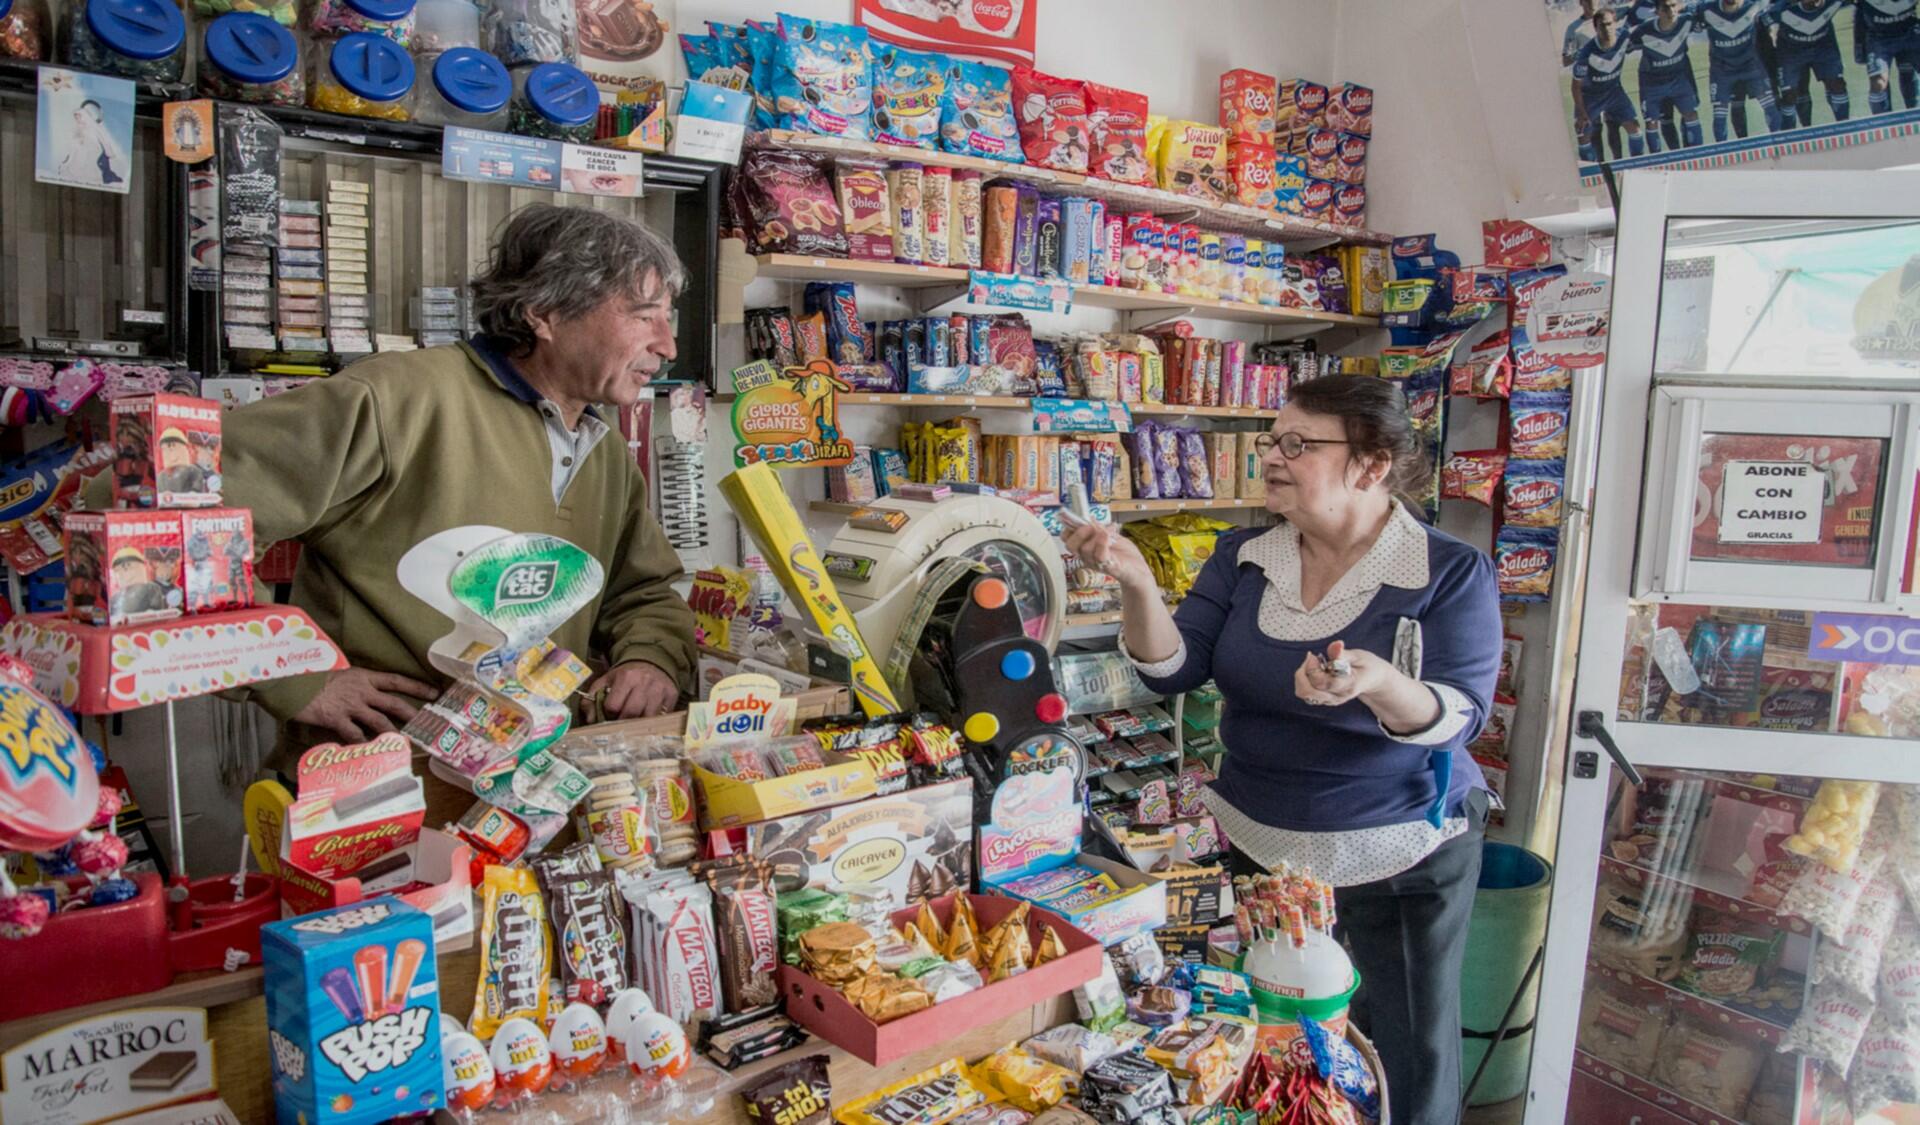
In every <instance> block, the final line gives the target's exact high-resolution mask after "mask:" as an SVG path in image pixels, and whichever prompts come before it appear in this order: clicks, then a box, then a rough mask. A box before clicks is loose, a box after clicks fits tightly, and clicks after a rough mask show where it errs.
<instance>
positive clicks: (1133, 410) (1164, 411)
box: [834, 391, 1280, 432]
mask: <svg viewBox="0 0 1920 1125" xmlns="http://www.w3.org/2000/svg"><path fill="white" fill-rule="evenodd" d="M834 402H835V404H836V405H839V406H906V407H934V406H946V407H954V406H958V407H963V408H966V409H968V410H1025V411H1031V410H1032V409H1033V400H1032V399H1030V398H1021V397H1016V396H1008V395H909V394H884V393H880V392H872V391H854V392H851V393H849V394H843V395H835V396H834ZM1122 405H1124V406H1125V407H1126V408H1127V412H1128V413H1129V414H1148V415H1154V416H1160V415H1175V416H1179V417H1194V418H1278V417H1279V416H1280V412H1279V411H1278V410H1256V409H1254V408H1253V407H1251V406H1181V405H1179V404H1177V403H1166V402H1129V403H1123V404H1122ZM1056 432H1057V431H1056Z"/></svg>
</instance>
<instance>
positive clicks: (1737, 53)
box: [1699, 0, 1780, 143]
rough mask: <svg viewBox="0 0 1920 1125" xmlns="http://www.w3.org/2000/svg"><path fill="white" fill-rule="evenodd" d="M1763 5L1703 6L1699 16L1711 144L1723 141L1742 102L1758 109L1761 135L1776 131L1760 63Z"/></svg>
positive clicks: (1748, 0) (1721, 1)
mask: <svg viewBox="0 0 1920 1125" xmlns="http://www.w3.org/2000/svg"><path fill="white" fill-rule="evenodd" d="M1766 14H1767V9H1766V0H1707V3H1705V4H1702V5H1701V7H1700V13H1699V23H1700V26H1701V27H1703V28H1705V29H1706V32H1707V64H1708V65H1707V88H1708V93H1709V96H1710V97H1711V98H1712V99H1713V139H1714V141H1715V142H1716V143H1718V142H1724V141H1725V140H1727V115H1728V114H1729V113H1731V112H1732V111H1733V107H1734V106H1735V104H1736V103H1737V104H1739V105H1741V106H1742V107H1744V106H1745V105H1746V99H1748V98H1752V99H1753V100H1754V101H1757V102H1759V103H1760V112H1761V113H1762V114H1764V115H1765V116H1766V119H1767V131H1768V132H1772V133H1778V132H1779V131H1780V108H1779V106H1778V105H1776V104H1775V102H1774V100H1773V79H1772V78H1771V77H1769V76H1768V74H1767V66H1766V63H1764V62H1763V61H1761V58H1760V37H1761V36H1762V35H1763V34H1764V33H1765V29H1764V27H1763V25H1762V21H1763V19H1764V17H1765V16H1766Z"/></svg>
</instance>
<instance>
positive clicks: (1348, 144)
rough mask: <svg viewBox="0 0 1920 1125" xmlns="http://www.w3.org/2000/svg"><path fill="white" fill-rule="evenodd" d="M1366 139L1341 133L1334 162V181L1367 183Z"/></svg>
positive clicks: (1357, 134)
mask: <svg viewBox="0 0 1920 1125" xmlns="http://www.w3.org/2000/svg"><path fill="white" fill-rule="evenodd" d="M1368 143H1369V142H1368V140H1367V138H1366V137H1364V136H1362V135H1361V134H1359V133H1341V134H1340V146H1339V151H1338V153H1337V154H1336V156H1335V160H1334V177H1333V178H1334V179H1336V180H1339V181H1340V182H1341V183H1343V184H1364V183H1366V182H1367V145H1368Z"/></svg>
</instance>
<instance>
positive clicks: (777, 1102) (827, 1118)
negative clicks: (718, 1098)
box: [740, 1055, 833, 1125]
mask: <svg viewBox="0 0 1920 1125" xmlns="http://www.w3.org/2000/svg"><path fill="white" fill-rule="evenodd" d="M828 1061H829V1059H828V1057H827V1056H826V1055H811V1056H809V1057H807V1058H804V1059H795V1060H794V1061H792V1062H789V1063H782V1064H780V1065H779V1066H777V1067H775V1068H774V1069H772V1070H770V1071H768V1072H767V1073H766V1074H764V1075H762V1076H760V1077H759V1078H756V1079H754V1080H753V1081H752V1082H751V1083H749V1084H748V1085H746V1086H744V1087H742V1088H741V1090H740V1098H741V1100H742V1101H744V1102H745V1103H746V1106H747V1120H749V1121H759V1122H762V1123H764V1125H830V1123H831V1122H832V1121H833V1082H832V1080H831V1079H830V1078H829V1077H828V1075H827V1063H828Z"/></svg>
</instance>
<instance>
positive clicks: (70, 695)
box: [0, 605, 347, 715]
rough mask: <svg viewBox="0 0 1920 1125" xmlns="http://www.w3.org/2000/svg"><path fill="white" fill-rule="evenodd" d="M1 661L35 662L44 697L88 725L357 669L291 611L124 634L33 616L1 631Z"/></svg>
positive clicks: (211, 617) (124, 629)
mask: <svg viewBox="0 0 1920 1125" xmlns="http://www.w3.org/2000/svg"><path fill="white" fill-rule="evenodd" d="M0 653H5V654H6V655H8V656H12V657H16V658H18V659H19V660H21V661H23V662H25V663H26V664H27V665H28V666H29V667H31V668H32V669H33V686H34V687H36V688H38V689H39V690H40V691H41V692H42V693H44V694H45V695H46V696H47V697H48V698H50V699H53V700H55V701H57V702H58V703H60V705H61V706H63V707H66V708H68V709H69V710H72V711H74V712H76V713H78V714H81V715H110V714H112V713H114V712H116V711H132V710H136V709H138V708H141V707H151V706H153V705H154V704H157V703H172V702H174V701H175V700H180V699H192V698H194V697H195V696H200V695H210V694H212V693H214V692H217V691H226V690H228V689H229V688H237V687H242V686H245V685H247V684H253V683H259V682H261V681H263V680H277V679H281V678H284V677H287V676H298V675H302V674H304V673H307V672H331V671H335V670H337V669H340V668H345V667H346V666H347V661H346V658H345V657H343V656H341V655H340V650H339V649H338V648H336V647H334V643H333V641H332V640H331V639H329V638H328V637H327V635H326V634H325V633H323V632H321V631H320V627H319V626H318V625H315V624H314V623H313V618H311V617H308V616H307V615H306V613H305V612H303V611H302V610H299V609H296V608H295V607H293V606H284V605H266V606H255V607H254V608H252V609H236V610H230V611H228V612H226V613H209V614H203V615H201V616H198V617H180V618H175V619H174V620H172V621H160V622H155V623H154V624H151V625H127V626H121V627H119V628H103V627H101V626H97V625H81V624H78V623H76V622H72V621H68V620H67V619H65V618H63V617H59V616H57V615H54V614H46V613H34V614H26V615H24V616H21V617H16V618H14V619H13V620H12V621H9V622H7V624H6V626H5V627H4V628H0Z"/></svg>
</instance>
